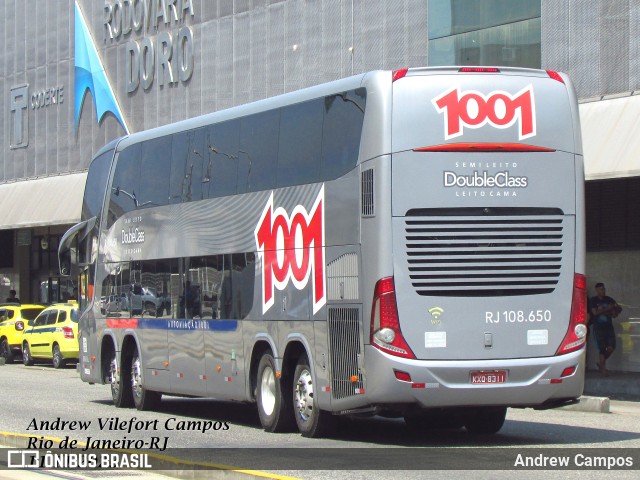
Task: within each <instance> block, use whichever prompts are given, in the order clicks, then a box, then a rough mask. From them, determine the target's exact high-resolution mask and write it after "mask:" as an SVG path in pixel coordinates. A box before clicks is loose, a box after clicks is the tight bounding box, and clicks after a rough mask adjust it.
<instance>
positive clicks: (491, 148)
mask: <svg viewBox="0 0 640 480" xmlns="http://www.w3.org/2000/svg"><path fill="white" fill-rule="evenodd" d="M413 151H414V152H555V150H554V149H553V148H547V147H538V146H536V145H527V144H526V143H485V142H482V143H480V142H474V143H443V144H440V145H431V146H429V147H420V148H414V149H413Z"/></svg>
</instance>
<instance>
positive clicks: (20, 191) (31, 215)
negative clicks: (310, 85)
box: [0, 172, 87, 230]
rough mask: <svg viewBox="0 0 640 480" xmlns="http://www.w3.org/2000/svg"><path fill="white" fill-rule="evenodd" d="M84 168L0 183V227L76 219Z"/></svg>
mask: <svg viewBox="0 0 640 480" xmlns="http://www.w3.org/2000/svg"><path fill="white" fill-rule="evenodd" d="M86 179H87V172H82V173H72V174H68V175H56V176H49V177H43V178H36V179H30V180H25V181H20V182H11V183H5V184H1V185H0V212H1V213H0V230H6V229H11V228H27V227H38V226H49V225H65V224H74V223H77V222H79V221H80V212H81V209H82V197H83V195H84V186H85V182H86Z"/></svg>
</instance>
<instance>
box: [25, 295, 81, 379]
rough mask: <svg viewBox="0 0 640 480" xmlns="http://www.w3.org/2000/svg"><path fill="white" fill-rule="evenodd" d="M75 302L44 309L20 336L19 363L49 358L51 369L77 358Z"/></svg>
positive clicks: (31, 362)
mask: <svg viewBox="0 0 640 480" xmlns="http://www.w3.org/2000/svg"><path fill="white" fill-rule="evenodd" d="M78 317H79V313H78V304H77V303H76V302H69V303H56V304H53V305H51V306H50V307H47V308H45V309H44V310H43V311H42V312H40V315H38V316H37V317H36V319H35V320H34V321H33V323H32V324H31V325H30V326H29V327H28V328H26V329H25V331H24V333H23V335H22V362H23V363H24V364H25V365H33V363H34V361H35V360H40V359H43V360H45V359H46V360H51V361H52V362H53V367H54V368H60V367H62V366H63V365H64V364H65V363H66V362H67V360H71V359H73V360H77V359H78V352H79V348H78Z"/></svg>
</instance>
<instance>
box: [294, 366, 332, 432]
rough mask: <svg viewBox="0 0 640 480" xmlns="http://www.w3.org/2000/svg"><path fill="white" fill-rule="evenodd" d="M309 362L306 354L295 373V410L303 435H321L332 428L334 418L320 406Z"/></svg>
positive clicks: (299, 428) (297, 422)
mask: <svg viewBox="0 0 640 480" xmlns="http://www.w3.org/2000/svg"><path fill="white" fill-rule="evenodd" d="M309 363H310V362H309V359H308V358H307V357H306V356H305V355H303V356H302V357H300V359H299V360H298V365H297V366H296V371H295V374H294V375H293V411H294V415H295V419H296V424H297V425H298V430H300V433H301V434H302V436H303V437H321V436H323V435H326V434H327V433H328V432H329V431H330V430H331V427H332V425H333V420H334V418H333V416H332V415H331V413H330V412H325V411H323V410H320V408H318V401H317V399H316V388H315V385H314V383H313V376H312V375H311V367H310V366H309Z"/></svg>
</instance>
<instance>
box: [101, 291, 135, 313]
mask: <svg viewBox="0 0 640 480" xmlns="http://www.w3.org/2000/svg"><path fill="white" fill-rule="evenodd" d="M128 304H129V301H128V300H127V297H125V296H124V295H108V296H106V297H102V298H101V299H100V312H101V313H102V314H103V315H107V316H110V315H111V316H113V315H119V314H120V313H121V312H123V311H128V310H129V307H128Z"/></svg>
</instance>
